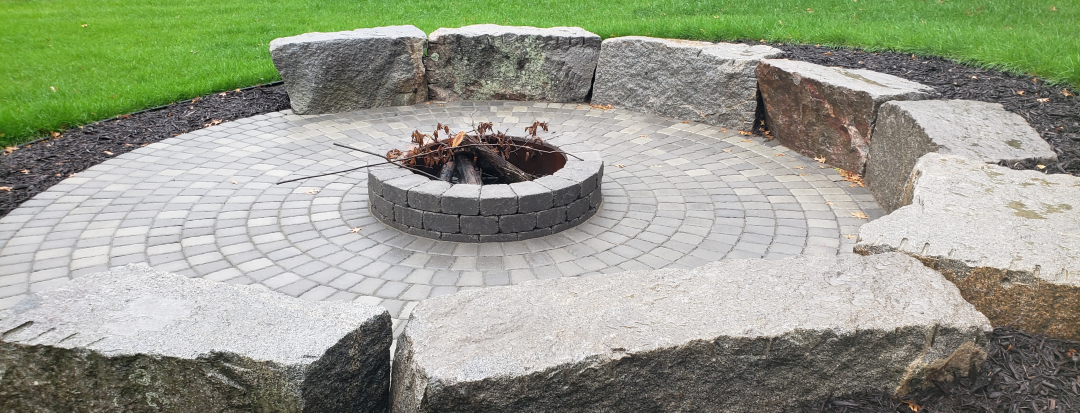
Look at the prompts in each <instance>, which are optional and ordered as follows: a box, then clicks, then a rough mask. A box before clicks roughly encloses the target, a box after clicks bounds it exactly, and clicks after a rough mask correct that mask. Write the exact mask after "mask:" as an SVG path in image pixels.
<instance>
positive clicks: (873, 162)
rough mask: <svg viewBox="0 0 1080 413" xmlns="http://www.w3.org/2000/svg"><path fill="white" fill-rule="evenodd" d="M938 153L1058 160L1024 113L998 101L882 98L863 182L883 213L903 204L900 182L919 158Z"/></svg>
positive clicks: (902, 183)
mask: <svg viewBox="0 0 1080 413" xmlns="http://www.w3.org/2000/svg"><path fill="white" fill-rule="evenodd" d="M929 152H937V153H941V154H946V155H960V156H963V157H966V158H969V159H973V160H977V161H983V162H986V163H998V162H1001V161H1006V162H1010V163H1012V162H1025V161H1035V162H1038V163H1043V164H1051V163H1056V162H1057V154H1056V153H1054V150H1053V149H1052V148H1050V144H1048V143H1046V141H1045V140H1043V139H1042V137H1041V136H1039V133H1038V132H1036V131H1035V129H1034V128H1032V127H1031V126H1030V125H1028V123H1027V121H1025V120H1024V118H1023V117H1021V116H1020V115H1017V114H1015V113H1012V112H1008V111H1006V110H1005V108H1003V107H1002V106H1001V104H998V103H986V102H977V101H973V100H922V101H896V102H886V103H885V104H883V105H881V108H880V109H878V115H877V123H876V124H874V134H873V140H872V141H870V157H869V159H868V161H867V164H866V176H865V179H864V180H865V181H866V186H867V188H868V189H869V190H870V193H871V194H873V195H874V199H876V200H877V202H878V204H880V205H881V208H882V209H884V210H885V212H892V211H894V210H896V209H897V208H900V207H901V206H903V205H904V204H903V199H901V197H902V194H903V192H904V186H905V185H906V184H907V181H908V178H909V177H910V176H911V169H912V168H913V167H914V166H915V162H916V161H918V160H919V157H921V156H923V155H925V154H927V153H929Z"/></svg>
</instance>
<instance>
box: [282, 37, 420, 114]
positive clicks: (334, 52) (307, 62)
mask: <svg viewBox="0 0 1080 413" xmlns="http://www.w3.org/2000/svg"><path fill="white" fill-rule="evenodd" d="M426 45H427V35H425V34H424V32H423V31H422V30H420V29H417V28H416V27H414V26H389V27H376V28H373V29H359V30H353V31H346V32H336V33H306V34H302V35H299V36H292V37H282V38H278V39H274V40H273V41H271V42H270V57H271V59H273V61H274V66H275V67H277V70H278V73H280V74H281V79H282V80H284V81H285V90H286V91H288V92H289V102H290V103H291V104H292V108H293V111H294V112H296V113H298V114H301V115H309V114H319V113H338V112H347V111H350V110H356V109H364V108H374V107H382V106H402V105H411V104H414V103H419V102H423V101H425V100H427V93H428V92H427V82H426V81H425V80H424V62H423V56H424V47H426Z"/></svg>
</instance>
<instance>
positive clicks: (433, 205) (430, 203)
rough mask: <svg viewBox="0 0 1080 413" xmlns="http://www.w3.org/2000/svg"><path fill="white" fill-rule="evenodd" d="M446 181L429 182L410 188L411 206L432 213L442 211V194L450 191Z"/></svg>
mask: <svg viewBox="0 0 1080 413" xmlns="http://www.w3.org/2000/svg"><path fill="white" fill-rule="evenodd" d="M450 187H451V185H450V183H449V182H446V181H436V180H429V181H427V182H425V183H422V184H420V185H417V186H414V187H412V188H409V206H410V207H413V208H416V209H419V210H423V211H430V212H440V211H442V194H443V193H444V192H446V190H448V189H450Z"/></svg>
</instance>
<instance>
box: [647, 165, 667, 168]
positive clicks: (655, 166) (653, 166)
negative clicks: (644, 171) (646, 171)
mask: <svg viewBox="0 0 1080 413" xmlns="http://www.w3.org/2000/svg"><path fill="white" fill-rule="evenodd" d="M661 166H664V165H649V167H650V168H659V167H661Z"/></svg>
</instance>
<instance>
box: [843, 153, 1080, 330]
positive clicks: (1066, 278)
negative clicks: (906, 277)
mask: <svg viewBox="0 0 1080 413" xmlns="http://www.w3.org/2000/svg"><path fill="white" fill-rule="evenodd" d="M912 176H913V177H914V179H913V182H912V185H911V195H910V197H909V199H911V200H912V201H911V203H910V205H907V206H904V207H901V208H900V209H897V210H896V211H893V212H892V213H891V214H889V215H886V216H884V217H882V218H878V219H876V220H874V221H871V222H869V223H867V224H865V225H863V226H862V227H861V228H860V229H859V238H858V241H857V243H856V245H855V252H858V253H860V254H873V253H882V252H888V251H898V252H903V253H905V254H908V255H912V256H914V257H917V258H919V259H920V260H922V261H923V262H925V263H927V265H929V266H931V267H933V268H935V269H937V270H938V271H941V272H942V273H943V274H945V276H946V277H947V278H949V280H951V281H953V282H954V283H956V285H957V286H958V287H959V288H960V290H961V291H962V292H964V294H965V295H964V296H965V297H966V298H967V299H968V301H971V302H972V303H973V304H975V307H976V308H978V309H979V311H982V312H983V314H986V316H987V317H989V318H990V321H991V322H992V323H994V324H995V325H1006V324H1009V325H1014V326H1016V327H1017V328H1021V329H1023V330H1025V331H1031V332H1035V333H1039V334H1046V335H1049V336H1054V337H1060V338H1064V339H1067V340H1080V277H1077V276H1076V275H1077V274H1080V238H1078V237H1076V236H1075V234H1080V178H1078V177H1075V176H1070V175H1048V174H1042V173H1039V172H1035V171H1014V170H1011V169H1009V168H1005V167H1001V166H997V165H990V164H986V163H984V162H982V161H978V160H971V159H968V158H964V157H960V156H956V155H942V154H938V153H928V154H926V155H923V157H922V158H920V159H919V162H918V163H916V164H915V168H914V171H913V172H912Z"/></svg>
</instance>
